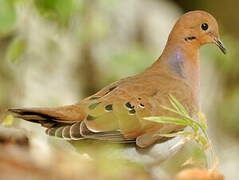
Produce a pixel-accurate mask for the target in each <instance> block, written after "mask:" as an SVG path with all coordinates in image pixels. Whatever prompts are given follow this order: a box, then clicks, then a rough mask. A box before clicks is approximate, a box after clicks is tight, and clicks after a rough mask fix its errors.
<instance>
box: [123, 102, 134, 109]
mask: <svg viewBox="0 0 239 180" xmlns="http://www.w3.org/2000/svg"><path fill="white" fill-rule="evenodd" d="M125 106H126V108H127V109H133V108H134V106H132V105H131V104H130V102H127V103H126V104H125Z"/></svg>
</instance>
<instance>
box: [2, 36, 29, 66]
mask: <svg viewBox="0 0 239 180" xmlns="http://www.w3.org/2000/svg"><path fill="white" fill-rule="evenodd" d="M25 47H26V41H25V40H23V39H21V38H15V39H14V40H13V41H12V42H11V44H10V45H9V47H8V50H7V55H6V58H7V59H8V60H10V61H12V62H15V61H16V60H18V59H19V58H20V57H21V56H22V55H23V53H24V50H25Z"/></svg>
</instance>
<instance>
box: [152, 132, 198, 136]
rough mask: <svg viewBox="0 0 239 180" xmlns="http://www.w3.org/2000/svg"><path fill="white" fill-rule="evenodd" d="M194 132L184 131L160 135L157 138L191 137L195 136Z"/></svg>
mask: <svg viewBox="0 0 239 180" xmlns="http://www.w3.org/2000/svg"><path fill="white" fill-rule="evenodd" d="M193 134H194V132H184V131H180V132H177V133H168V134H158V135H157V136H161V137H176V136H190V135H193Z"/></svg>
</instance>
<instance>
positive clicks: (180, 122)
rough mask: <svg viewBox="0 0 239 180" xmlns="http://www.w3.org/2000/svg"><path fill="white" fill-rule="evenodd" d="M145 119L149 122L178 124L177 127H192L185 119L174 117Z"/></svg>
mask: <svg viewBox="0 0 239 180" xmlns="http://www.w3.org/2000/svg"><path fill="white" fill-rule="evenodd" d="M144 119H145V120H149V121H154V122H158V123H170V124H177V125H183V126H188V125H190V124H189V123H188V122H187V121H185V120H184V119H178V118H173V117H164V116H160V117H146V118H144Z"/></svg>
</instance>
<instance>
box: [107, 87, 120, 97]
mask: <svg viewBox="0 0 239 180" xmlns="http://www.w3.org/2000/svg"><path fill="white" fill-rule="evenodd" d="M115 88H117V86H113V87H111V88H109V90H108V91H107V92H106V93H105V95H106V94H109V93H110V92H111V91H113V90H114V89H115Z"/></svg>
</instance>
